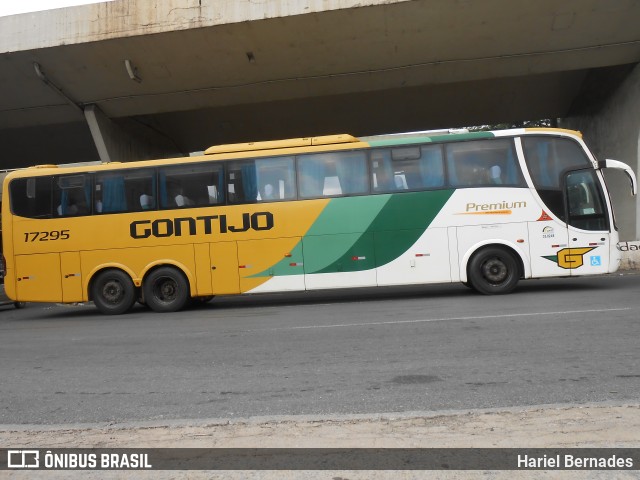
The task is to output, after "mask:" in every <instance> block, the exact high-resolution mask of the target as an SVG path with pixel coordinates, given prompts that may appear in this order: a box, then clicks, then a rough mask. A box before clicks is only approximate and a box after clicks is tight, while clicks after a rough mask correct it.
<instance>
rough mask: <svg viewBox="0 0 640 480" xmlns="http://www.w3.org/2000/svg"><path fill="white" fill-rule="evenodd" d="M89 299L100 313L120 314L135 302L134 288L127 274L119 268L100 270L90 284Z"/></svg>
mask: <svg viewBox="0 0 640 480" xmlns="http://www.w3.org/2000/svg"><path fill="white" fill-rule="evenodd" d="M91 299H92V300H93V303H94V304H95V305H96V307H98V310H100V312H101V313H104V314H106V315H120V314H122V313H125V312H128V311H129V310H130V309H131V307H133V304H134V303H135V302H136V289H135V287H134V285H133V282H132V281H131V278H130V277H129V275H127V274H126V273H124V272H123V271H121V270H105V271H104V272H100V273H99V274H98V276H97V277H96V279H95V280H94V281H93V284H92V286H91Z"/></svg>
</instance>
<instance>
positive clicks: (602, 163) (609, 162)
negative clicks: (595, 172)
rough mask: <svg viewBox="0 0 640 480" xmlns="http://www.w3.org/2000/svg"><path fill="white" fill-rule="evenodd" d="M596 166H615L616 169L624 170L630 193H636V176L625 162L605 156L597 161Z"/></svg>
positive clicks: (601, 167) (600, 167)
mask: <svg viewBox="0 0 640 480" xmlns="http://www.w3.org/2000/svg"><path fill="white" fill-rule="evenodd" d="M598 168H599V169H603V168H617V169H618V170H624V173H626V174H627V177H629V181H630V182H631V195H634V196H635V195H636V193H638V182H637V181H636V176H635V174H634V173H633V170H632V169H631V167H630V166H629V165H627V164H626V163H623V162H620V161H618V160H611V159H610V158H607V159H606V160H604V161H600V162H598Z"/></svg>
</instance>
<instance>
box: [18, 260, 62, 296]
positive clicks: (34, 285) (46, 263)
mask: <svg viewBox="0 0 640 480" xmlns="http://www.w3.org/2000/svg"><path fill="white" fill-rule="evenodd" d="M16 295H17V297H18V298H17V299H18V300H21V299H22V298H28V299H29V301H33V302H61V301H62V285H61V284H60V254H58V253H42V254H33V255H17V256H16Z"/></svg>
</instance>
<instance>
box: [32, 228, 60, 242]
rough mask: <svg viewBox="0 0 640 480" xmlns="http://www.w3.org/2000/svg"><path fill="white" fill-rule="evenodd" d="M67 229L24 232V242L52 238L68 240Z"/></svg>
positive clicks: (44, 240)
mask: <svg viewBox="0 0 640 480" xmlns="http://www.w3.org/2000/svg"><path fill="white" fill-rule="evenodd" d="M68 239H69V230H52V231H51V232H25V234H24V241H25V242H36V241H38V242H49V241H54V240H68Z"/></svg>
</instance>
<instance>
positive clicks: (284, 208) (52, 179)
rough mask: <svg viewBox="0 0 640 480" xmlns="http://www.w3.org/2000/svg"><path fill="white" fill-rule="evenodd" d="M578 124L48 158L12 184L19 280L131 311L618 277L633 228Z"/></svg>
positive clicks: (11, 178) (499, 288)
mask: <svg viewBox="0 0 640 480" xmlns="http://www.w3.org/2000/svg"><path fill="white" fill-rule="evenodd" d="M605 167H611V168H620V169H622V170H624V171H625V172H626V173H627V174H628V175H629V178H630V180H631V184H632V192H633V194H635V191H636V180H635V176H634V174H633V172H632V170H631V168H629V167H628V166H627V165H625V164H623V163H621V162H617V161H613V160H604V161H601V162H598V161H597V160H596V159H595V158H594V156H593V155H592V154H591V153H590V152H589V150H588V149H587V147H586V145H585V143H584V142H583V140H582V138H581V135H580V134H579V133H578V132H573V131H567V130H560V129H518V130H504V131H494V132H476V133H469V132H464V133H452V134H428V133H427V134H410V135H391V136H385V137H371V138H364V139H357V138H354V137H352V136H349V135H333V136H323V137H313V138H301V139H291V140H283V141H270V142H256V143H244V144H232V145H219V146H214V147H211V148H209V149H208V150H206V151H205V152H204V154H203V155H201V156H198V157H189V158H179V159H170V160H154V161H141V162H132V163H126V164H122V163H109V164H102V165H92V166H88V167H71V168H58V167H55V166H50V165H46V166H37V167H32V168H28V169H23V170H20V171H16V172H13V173H10V174H9V175H8V176H7V178H6V179H5V181H4V192H5V195H4V202H3V205H2V217H3V218H2V220H3V221H2V224H3V232H2V235H3V239H4V259H5V262H6V277H5V288H6V292H7V294H8V295H9V297H10V298H12V299H14V300H16V301H25V302H84V301H93V302H94V303H95V305H96V306H97V307H98V309H99V310H100V311H101V312H103V313H106V314H121V313H124V312H126V311H128V310H129V309H130V308H131V307H132V306H133V305H134V303H135V302H136V300H140V301H142V302H143V303H146V304H147V305H148V306H149V307H150V308H152V309H153V310H155V311H159V312H168V311H176V310H179V309H181V308H183V307H184V306H185V305H186V304H187V302H188V301H189V300H190V299H191V298H201V299H208V298H211V297H212V296H214V295H222V294H224V295H227V294H245V293H259V292H282V291H303V290H315V289H327V288H351V287H370V286H376V285H378V286H383V285H403V284H427V283H436V282H463V283H465V284H466V285H469V286H471V287H473V288H474V289H476V290H477V291H478V292H480V293H483V294H502V293H508V292H510V291H512V290H513V289H514V288H515V287H516V284H517V282H518V281H519V279H528V278H541V277H553V276H574V275H585V274H599V273H610V272H614V271H616V269H617V268H618V266H619V263H620V253H619V251H618V250H617V248H616V244H617V242H618V234H617V230H616V226H615V223H614V215H613V210H612V205H611V201H610V198H609V195H608V192H607V187H606V184H605V182H604V178H603V175H602V173H601V171H600V170H601V169H602V168H605Z"/></svg>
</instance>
